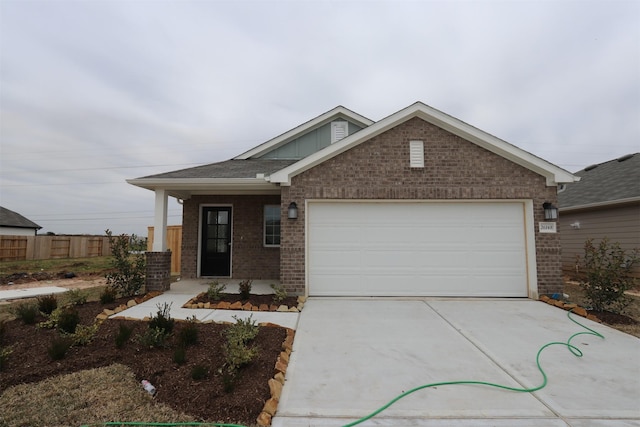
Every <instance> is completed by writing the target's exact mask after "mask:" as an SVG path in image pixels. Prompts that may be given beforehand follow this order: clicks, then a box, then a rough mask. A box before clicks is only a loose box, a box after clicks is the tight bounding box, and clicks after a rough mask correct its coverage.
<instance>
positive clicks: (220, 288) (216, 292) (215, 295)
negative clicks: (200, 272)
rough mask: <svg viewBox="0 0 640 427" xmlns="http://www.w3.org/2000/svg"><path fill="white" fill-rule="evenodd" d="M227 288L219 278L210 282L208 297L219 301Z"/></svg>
mask: <svg viewBox="0 0 640 427" xmlns="http://www.w3.org/2000/svg"><path fill="white" fill-rule="evenodd" d="M226 288H227V285H225V284H224V283H218V281H217V280H214V281H213V282H211V283H209V289H208V290H207V297H209V298H210V299H212V300H214V301H219V300H220V299H221V298H222V293H223V292H224V290H225V289H226Z"/></svg>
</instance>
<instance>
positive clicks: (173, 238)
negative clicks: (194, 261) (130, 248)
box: [147, 225, 182, 274]
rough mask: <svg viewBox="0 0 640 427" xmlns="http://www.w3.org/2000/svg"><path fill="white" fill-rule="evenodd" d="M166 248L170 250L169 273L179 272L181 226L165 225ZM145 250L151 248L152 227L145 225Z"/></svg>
mask: <svg viewBox="0 0 640 427" xmlns="http://www.w3.org/2000/svg"><path fill="white" fill-rule="evenodd" d="M167 248H168V249H169V250H170V251H171V274H180V257H181V255H182V226H181V225H168V226H167ZM147 250H148V251H151V250H153V227H147Z"/></svg>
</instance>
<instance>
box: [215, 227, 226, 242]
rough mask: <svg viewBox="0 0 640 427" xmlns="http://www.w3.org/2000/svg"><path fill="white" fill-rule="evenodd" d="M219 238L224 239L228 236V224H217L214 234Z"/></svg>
mask: <svg viewBox="0 0 640 427" xmlns="http://www.w3.org/2000/svg"><path fill="white" fill-rule="evenodd" d="M216 237H218V238H220V239H226V238H227V237H229V226H228V225H219V226H218V235H217V236H216Z"/></svg>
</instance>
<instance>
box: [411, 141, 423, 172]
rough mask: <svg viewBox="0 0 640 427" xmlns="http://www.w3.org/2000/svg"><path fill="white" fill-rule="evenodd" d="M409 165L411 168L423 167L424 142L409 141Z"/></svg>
mask: <svg viewBox="0 0 640 427" xmlns="http://www.w3.org/2000/svg"><path fill="white" fill-rule="evenodd" d="M409 164H410V165H411V167H412V168H423V167H424V141H409Z"/></svg>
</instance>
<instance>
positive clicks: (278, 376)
mask: <svg viewBox="0 0 640 427" xmlns="http://www.w3.org/2000/svg"><path fill="white" fill-rule="evenodd" d="M265 326H269V324H266V325H265ZM275 326H277V325H275ZM286 330H287V337H286V338H285V340H284V342H283V343H282V352H280V355H279V356H278V359H277V360H276V365H275V367H274V371H275V374H274V376H273V378H271V379H270V380H269V394H270V396H271V397H270V398H269V399H268V400H267V401H266V402H265V404H264V407H263V408H262V412H260V415H258V418H257V419H256V422H257V423H258V425H259V426H260V427H269V426H270V425H271V419H272V418H273V416H274V415H275V414H276V411H277V410H278V403H279V402H280V396H281V395H282V387H284V381H285V375H286V373H287V367H288V366H289V357H290V356H291V351H292V350H293V338H294V337H295V334H296V331H294V330H293V329H290V328H286Z"/></svg>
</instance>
